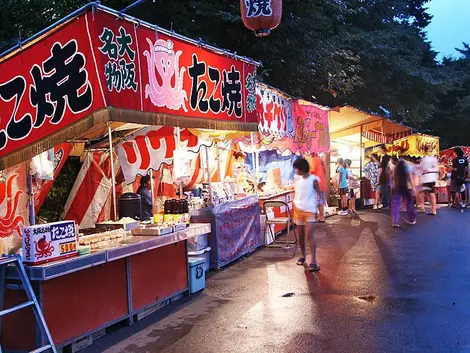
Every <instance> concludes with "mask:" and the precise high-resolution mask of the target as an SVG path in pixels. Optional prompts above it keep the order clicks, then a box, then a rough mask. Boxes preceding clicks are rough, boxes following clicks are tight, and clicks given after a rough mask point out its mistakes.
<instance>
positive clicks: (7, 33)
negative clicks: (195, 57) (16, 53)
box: [0, 0, 470, 146]
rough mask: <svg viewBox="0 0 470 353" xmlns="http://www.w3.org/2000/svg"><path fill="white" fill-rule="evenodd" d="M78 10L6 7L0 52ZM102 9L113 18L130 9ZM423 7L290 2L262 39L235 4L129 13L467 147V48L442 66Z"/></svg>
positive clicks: (313, 91)
mask: <svg viewBox="0 0 470 353" xmlns="http://www.w3.org/2000/svg"><path fill="white" fill-rule="evenodd" d="M85 3H86V0H6V1H4V2H3V4H2V5H3V6H2V7H1V8H0V20H1V23H2V26H1V28H0V50H4V49H7V48H9V47H11V46H13V45H14V44H15V43H16V42H17V41H18V38H22V39H24V38H27V37H28V36H30V35H32V34H34V33H35V32H38V31H40V30H41V29H43V28H45V27H46V26H47V25H49V24H51V23H53V22H54V21H56V20H58V19H60V18H61V17H63V16H65V15H66V14H68V13H70V12H71V11H73V10H74V9H77V8H78V7H80V6H82V5H84V4H85ZM102 3H103V4H104V5H106V6H110V7H112V8H114V9H118V10H119V9H123V8H125V7H126V6H128V5H129V4H131V3H132V1H130V0H125V1H121V0H105V1H102ZM426 3H427V0H374V1H363V0H288V1H284V5H283V19H282V22H281V25H280V26H279V27H278V28H277V29H276V30H274V31H273V32H272V34H271V35H270V36H269V37H267V38H264V39H259V38H256V37H255V36H254V35H253V34H252V33H251V32H250V31H248V30H247V29H245V27H244V26H243V24H242V22H241V18H240V10H239V2H238V1H234V0H200V1H193V0H171V1H169V0H156V1H155V2H153V1H151V0H147V1H145V2H144V3H142V4H140V5H138V6H137V7H135V8H133V9H131V10H130V11H129V12H128V13H129V14H130V15H133V16H136V17H139V18H141V19H144V20H146V21H149V22H151V23H155V24H157V25H159V26H161V27H164V28H172V29H173V30H175V31H176V32H179V33H181V34H183V35H186V36H189V37H192V38H201V39H202V40H204V41H205V42H207V43H211V44H214V45H216V46H219V47H222V48H226V49H229V50H231V51H236V52H238V53H240V54H243V55H247V56H250V57H252V58H254V59H256V60H260V61H262V62H263V64H264V67H263V69H262V70H261V71H260V79H261V80H263V81H265V82H267V83H269V84H272V85H274V86H276V87H278V88H280V89H282V90H284V91H286V92H287V93H289V94H291V95H293V96H295V97H301V98H304V99H306V100H310V101H316V102H318V103H320V104H324V105H329V106H336V105H340V104H345V103H347V104H350V105H353V106H356V107H358V108H361V109H364V110H367V111H370V112H373V113H376V114H380V115H387V116H389V117H390V118H392V119H394V120H397V121H400V122H405V123H407V124H410V125H413V126H415V127H417V128H419V129H420V130H421V131H422V132H426V133H430V134H435V135H438V136H440V137H441V139H442V141H441V142H442V144H443V145H444V146H448V145H456V144H470V138H469V131H470V130H469V128H470V47H469V46H468V45H466V44H465V43H462V46H461V48H459V49H460V53H461V54H462V55H461V57H459V58H453V59H452V58H445V59H444V60H442V62H439V61H438V60H437V59H436V55H437V53H436V52H434V51H433V50H432V49H431V44H430V42H429V41H428V39H427V38H426V33H425V28H426V26H427V25H428V24H429V22H430V21H431V19H432V17H431V16H430V15H429V14H428V13H427V12H426ZM449 6H451V5H450V4H449ZM443 30H445V29H443Z"/></svg>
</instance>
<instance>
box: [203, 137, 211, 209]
mask: <svg viewBox="0 0 470 353" xmlns="http://www.w3.org/2000/svg"><path fill="white" fill-rule="evenodd" d="M205 147H206V166H207V176H208V184H209V206H212V182H211V167H210V163H209V147H207V146H205Z"/></svg>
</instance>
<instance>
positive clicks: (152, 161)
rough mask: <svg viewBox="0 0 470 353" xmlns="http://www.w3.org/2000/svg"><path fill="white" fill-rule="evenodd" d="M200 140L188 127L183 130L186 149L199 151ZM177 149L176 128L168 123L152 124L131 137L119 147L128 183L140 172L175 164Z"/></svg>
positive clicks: (120, 160)
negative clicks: (164, 124)
mask: <svg viewBox="0 0 470 353" xmlns="http://www.w3.org/2000/svg"><path fill="white" fill-rule="evenodd" d="M199 141H200V140H199V139H198V138H197V137H196V136H194V135H192V134H191V133H190V132H189V131H188V130H187V129H183V130H181V145H182V146H183V148H184V149H185V150H186V151H192V152H197V151H199V148H200V143H199ZM175 149H176V141H175V136H174V128H172V127H169V126H163V127H155V126H152V127H148V128H145V129H142V130H140V131H139V132H137V133H135V134H133V135H131V136H129V137H128V138H127V139H126V141H123V142H121V143H120V144H119V145H118V147H117V155H118V157H119V162H120V164H121V168H122V173H123V175H124V178H125V180H126V182H127V183H131V182H133V181H134V180H135V178H136V176H137V175H147V172H148V171H149V170H150V169H153V170H155V171H157V170H159V169H160V167H161V166H162V164H168V165H169V164H172V163H173V152H174V151H175Z"/></svg>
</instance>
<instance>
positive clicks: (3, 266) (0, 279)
mask: <svg viewBox="0 0 470 353" xmlns="http://www.w3.org/2000/svg"><path fill="white" fill-rule="evenodd" d="M8 266H12V267H15V268H16V270H17V272H18V276H19V278H20V280H21V283H22V285H23V288H24V290H25V292H26V296H27V297H28V301H27V302H25V303H23V304H20V305H17V306H14V307H13V308H9V309H3V299H4V295H5V288H6V274H7V267H8ZM29 307H31V308H32V309H33V312H34V316H35V318H36V326H37V327H39V329H40V330H41V332H42V334H43V335H44V336H45V338H46V339H47V341H48V342H47V343H46V345H45V346H43V347H40V348H36V349H35V350H33V351H31V353H40V352H48V351H49V352H53V353H57V349H56V347H55V345H54V342H53V341H52V336H51V333H50V332H49V329H48V327H47V324H46V320H45V319H44V315H43V314H42V310H41V307H40V306H39V303H38V301H37V299H36V295H35V294H34V291H33V288H32V287H31V282H29V279H28V275H27V274H26V271H25V269H24V266H23V262H22V261H21V258H20V256H19V255H10V256H8V257H3V258H0V327H1V320H2V317H4V316H6V315H9V314H11V313H14V312H16V311H18V310H22V309H25V308H29ZM2 352H3V351H2V346H1V342H0V353H2Z"/></svg>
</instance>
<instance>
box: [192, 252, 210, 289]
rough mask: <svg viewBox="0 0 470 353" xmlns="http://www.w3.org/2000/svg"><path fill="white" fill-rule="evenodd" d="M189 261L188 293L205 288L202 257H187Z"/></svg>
mask: <svg viewBox="0 0 470 353" xmlns="http://www.w3.org/2000/svg"><path fill="white" fill-rule="evenodd" d="M188 262H189V293H190V294H194V293H196V292H199V291H201V290H203V289H204V288H206V271H204V259H203V258H200V257H194V258H191V257H190V258H188Z"/></svg>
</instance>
